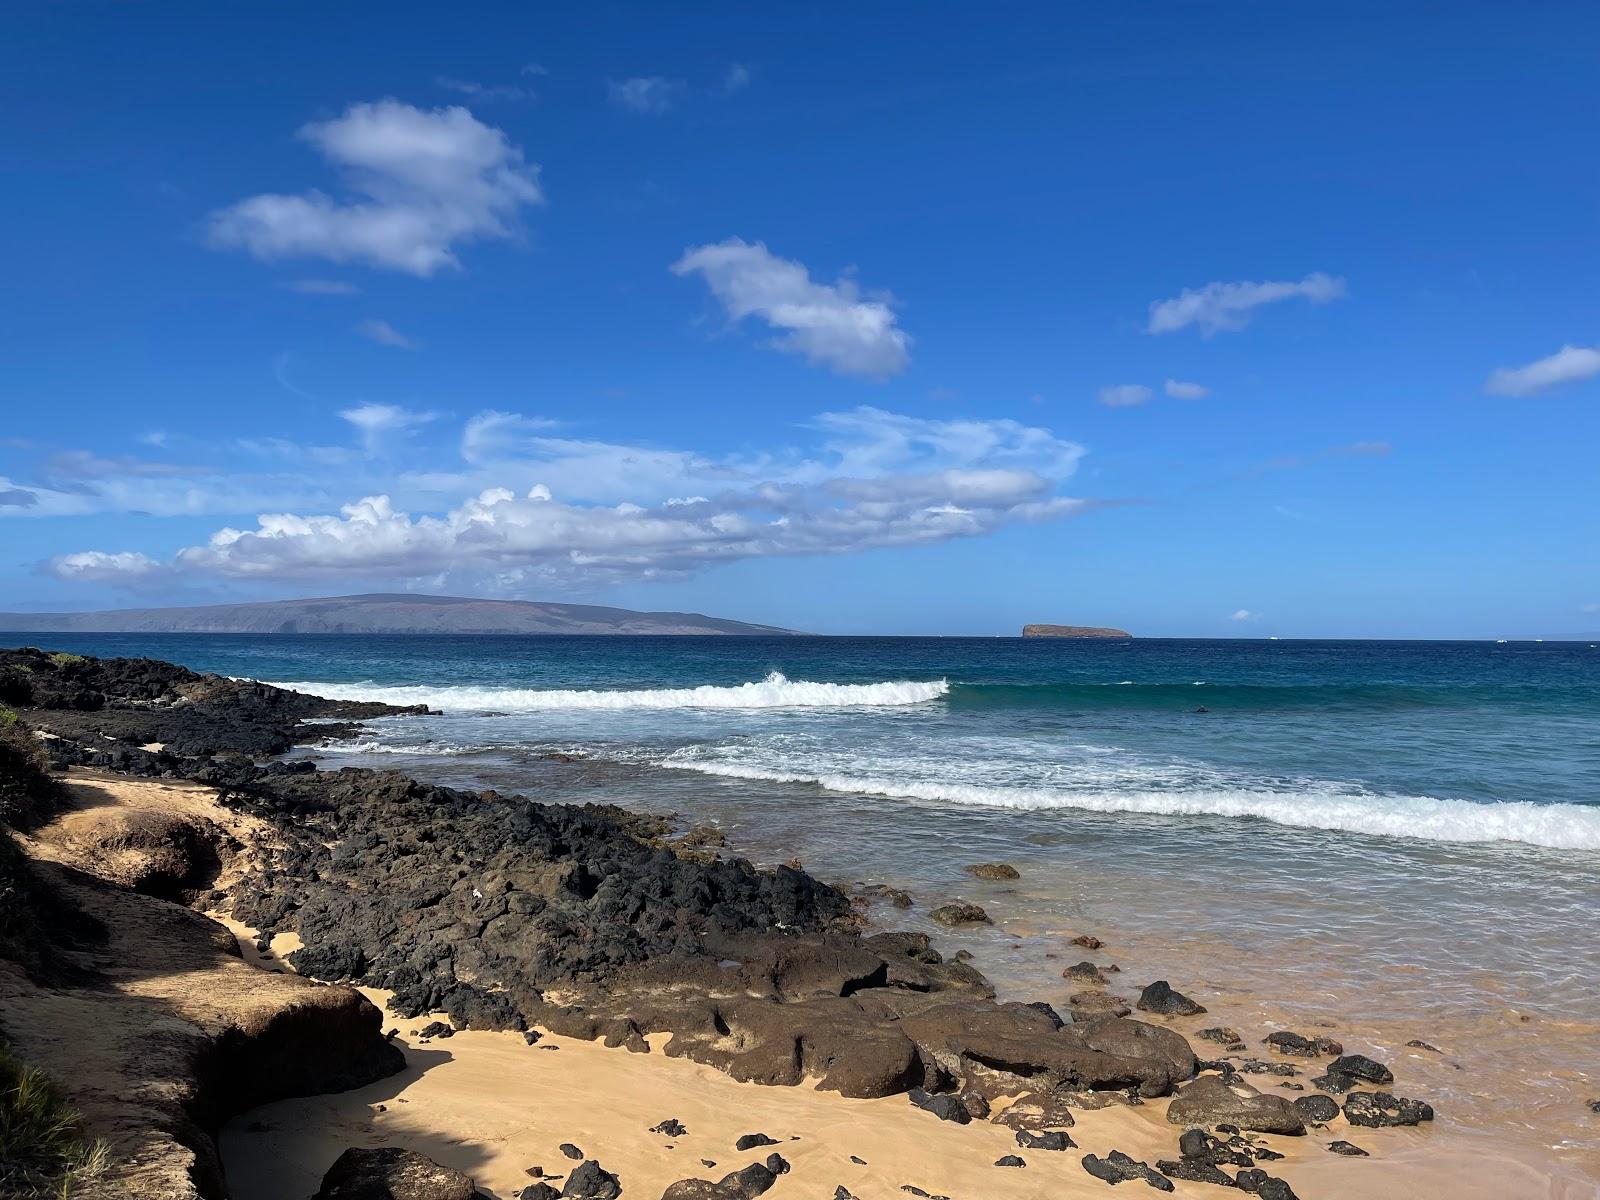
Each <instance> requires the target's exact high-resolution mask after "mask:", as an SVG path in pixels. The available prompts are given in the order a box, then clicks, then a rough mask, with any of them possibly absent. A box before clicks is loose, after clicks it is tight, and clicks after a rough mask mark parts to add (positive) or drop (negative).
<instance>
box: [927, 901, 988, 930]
mask: <svg viewBox="0 0 1600 1200" xmlns="http://www.w3.org/2000/svg"><path fill="white" fill-rule="evenodd" d="M928 916H929V918H930V919H932V920H933V921H934V922H936V923H937V924H940V925H947V926H949V927H951V928H952V929H953V928H955V927H957V926H960V925H993V924H994V922H993V921H991V920H990V919H989V914H988V913H986V912H984V911H983V909H982V908H981V907H979V906H978V905H976V904H968V903H967V902H966V901H965V900H957V901H956V902H954V903H952V904H941V905H940V906H939V907H938V908H936V909H934V910H933V911H932V912H931V913H929V914H928Z"/></svg>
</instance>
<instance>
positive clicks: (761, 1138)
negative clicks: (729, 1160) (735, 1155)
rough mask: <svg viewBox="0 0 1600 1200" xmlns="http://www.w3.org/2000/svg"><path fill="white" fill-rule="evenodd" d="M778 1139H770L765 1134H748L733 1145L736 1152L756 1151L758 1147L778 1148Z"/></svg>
mask: <svg viewBox="0 0 1600 1200" xmlns="http://www.w3.org/2000/svg"><path fill="white" fill-rule="evenodd" d="M777 1144H778V1139H777V1138H771V1137H768V1136H767V1135H766V1134H764V1133H747V1134H745V1135H744V1136H743V1137H741V1138H740V1139H739V1140H738V1141H736V1142H735V1143H734V1144H733V1148H734V1149H735V1150H754V1149H755V1148H756V1147H757V1146H776V1145H777Z"/></svg>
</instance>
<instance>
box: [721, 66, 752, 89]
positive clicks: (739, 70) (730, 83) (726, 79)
mask: <svg viewBox="0 0 1600 1200" xmlns="http://www.w3.org/2000/svg"><path fill="white" fill-rule="evenodd" d="M749 86H750V68H749V67H747V66H745V65H744V64H743V63H730V64H729V65H728V69H727V70H726V71H724V72H723V75H722V94H723V95H724V96H731V95H733V94H734V93H735V92H742V91H744V89H745V88H747V87H749Z"/></svg>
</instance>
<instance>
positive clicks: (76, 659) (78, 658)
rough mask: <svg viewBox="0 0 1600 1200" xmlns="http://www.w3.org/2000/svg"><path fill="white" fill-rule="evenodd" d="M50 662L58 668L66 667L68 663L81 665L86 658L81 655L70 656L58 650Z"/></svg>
mask: <svg viewBox="0 0 1600 1200" xmlns="http://www.w3.org/2000/svg"><path fill="white" fill-rule="evenodd" d="M50 661H51V662H53V663H55V665H56V666H58V667H64V666H66V665H67V664H68V663H81V662H83V661H84V657H83V655H81V654H68V653H67V652H66V651H65V650H57V651H56V652H55V653H54V654H52V655H51V656H50Z"/></svg>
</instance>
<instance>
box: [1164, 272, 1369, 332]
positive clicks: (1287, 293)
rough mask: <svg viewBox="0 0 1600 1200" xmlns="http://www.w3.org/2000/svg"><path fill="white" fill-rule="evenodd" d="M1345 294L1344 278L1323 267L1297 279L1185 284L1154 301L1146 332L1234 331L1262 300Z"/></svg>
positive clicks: (1320, 300)
mask: <svg viewBox="0 0 1600 1200" xmlns="http://www.w3.org/2000/svg"><path fill="white" fill-rule="evenodd" d="M1344 294H1345V286H1344V280H1343V279H1342V278H1339V277H1338V276H1334V275H1324V274H1323V273H1322V272H1321V271H1317V272H1314V273H1313V274H1310V275H1307V276H1306V277H1305V278H1304V279H1302V280H1300V281H1299V282H1298V283H1291V282H1267V283H1208V284H1206V286H1205V287H1203V288H1200V289H1198V290H1196V289H1193V288H1185V289H1184V290H1183V292H1182V293H1181V294H1180V295H1177V296H1174V297H1173V298H1172V299H1170V300H1156V301H1152V302H1151V305H1150V323H1149V324H1148V325H1147V326H1146V327H1145V332H1146V333H1172V332H1175V331H1176V330H1179V329H1185V328H1187V327H1188V326H1190V325H1198V326H1199V327H1200V332H1201V333H1203V334H1204V335H1205V336H1206V337H1210V336H1211V335H1212V334H1214V333H1219V332H1224V331H1227V332H1233V331H1237V330H1240V329H1243V328H1244V327H1245V326H1246V325H1248V324H1249V323H1250V313H1251V311H1252V310H1253V309H1256V308H1259V307H1261V305H1263V304H1276V303H1278V302H1279V301H1282V300H1293V299H1296V298H1299V299H1304V300H1309V301H1311V303H1313V304H1326V303H1328V302H1329V301H1330V300H1337V299H1339V298H1340V297H1342V296H1343V295H1344Z"/></svg>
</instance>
